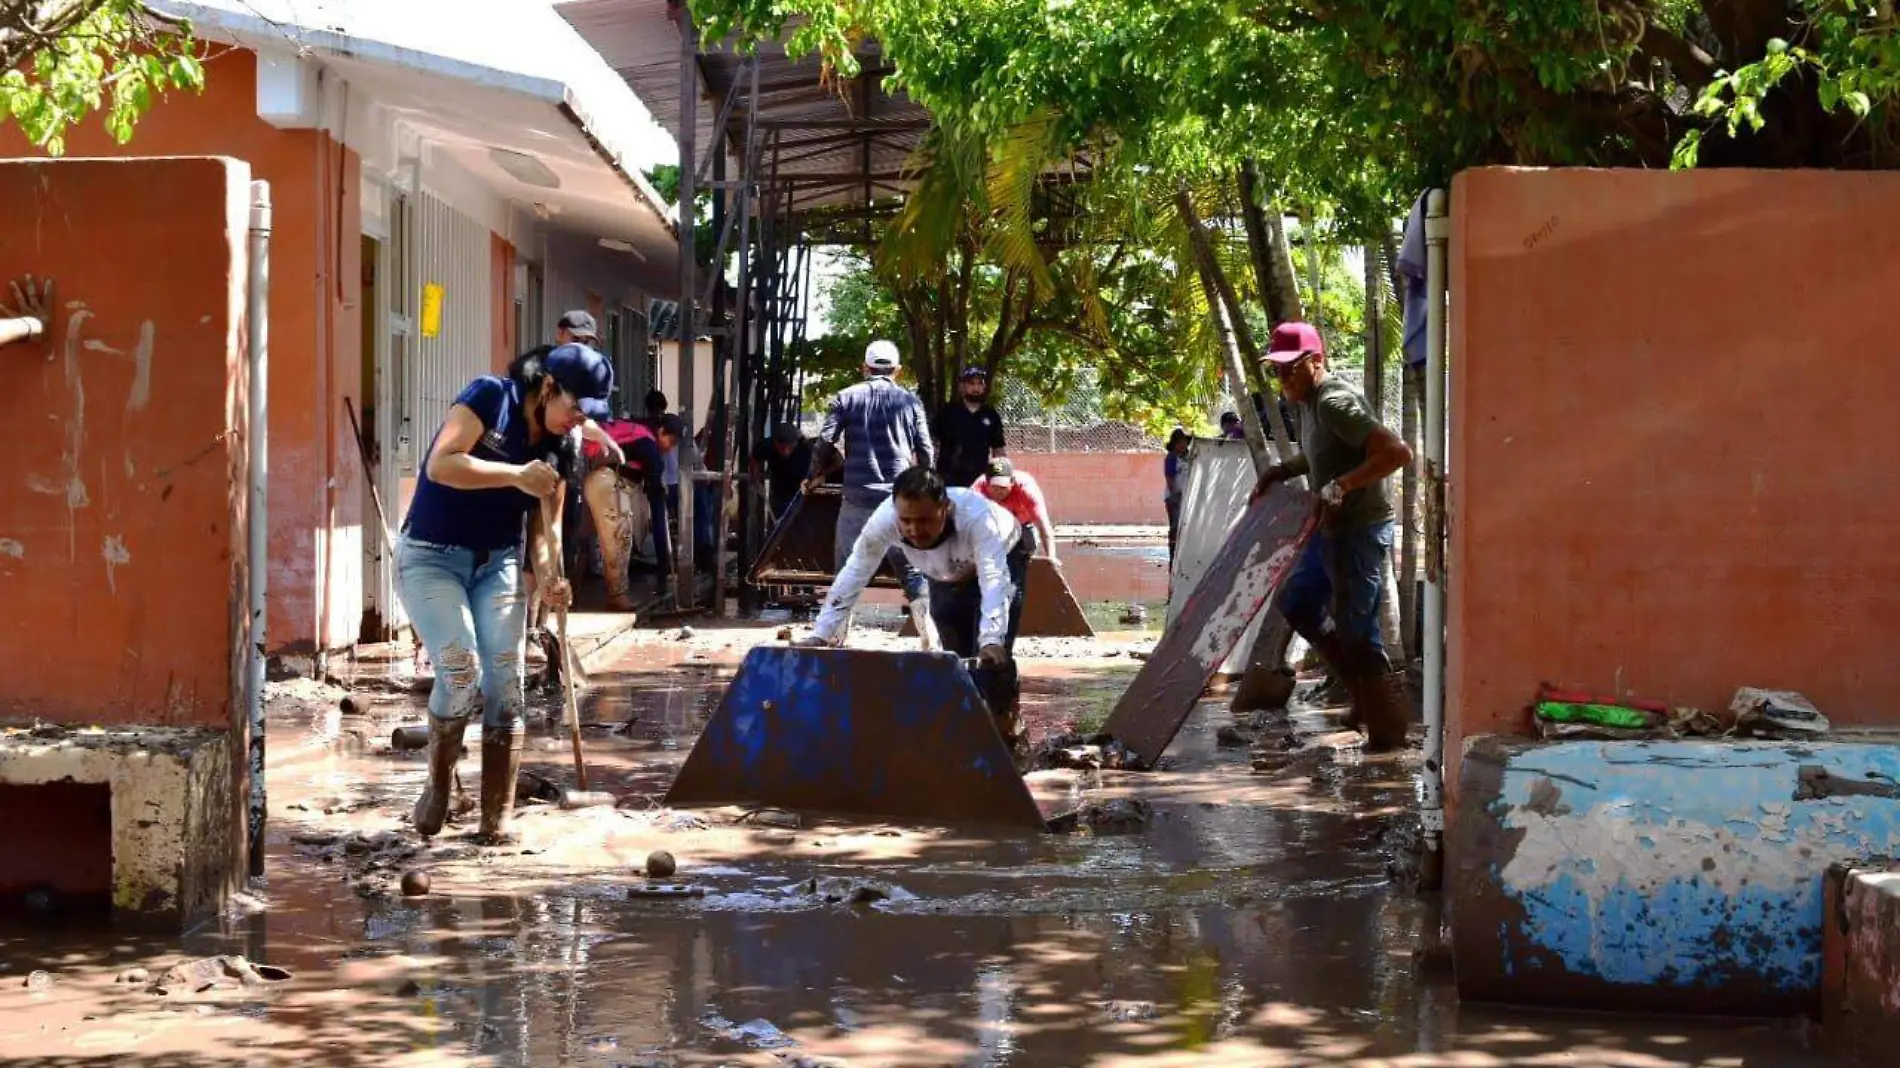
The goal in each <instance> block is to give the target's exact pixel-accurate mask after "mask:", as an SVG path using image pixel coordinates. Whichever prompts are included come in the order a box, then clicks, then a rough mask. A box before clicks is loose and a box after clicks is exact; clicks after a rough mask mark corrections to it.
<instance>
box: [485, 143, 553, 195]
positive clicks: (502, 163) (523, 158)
mask: <svg viewBox="0 0 1900 1068" xmlns="http://www.w3.org/2000/svg"><path fill="white" fill-rule="evenodd" d="M488 158H489V160H490V161H491V162H493V163H494V164H495V166H497V167H500V168H501V169H502V170H503V171H506V172H507V174H508V176H509V177H510V178H513V179H514V180H515V181H517V182H520V183H522V184H523V185H533V186H539V187H541V188H542V189H559V188H561V176H560V175H558V174H555V173H554V172H553V171H552V170H550V169H549V168H548V165H547V164H545V163H543V162H541V161H540V160H538V159H536V158H535V157H533V156H530V155H528V154H527V153H526V152H516V151H514V150H513V149H508V148H495V147H493V146H490V147H489V149H488Z"/></svg>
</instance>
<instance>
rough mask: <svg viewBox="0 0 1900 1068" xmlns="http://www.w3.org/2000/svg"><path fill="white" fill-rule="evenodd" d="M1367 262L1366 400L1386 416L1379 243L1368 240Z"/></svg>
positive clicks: (1383, 291) (1383, 285) (1382, 419)
mask: <svg viewBox="0 0 1900 1068" xmlns="http://www.w3.org/2000/svg"><path fill="white" fill-rule="evenodd" d="M1364 252H1365V263H1366V400H1367V401H1369V402H1371V404H1372V412H1373V414H1374V415H1375V416H1376V417H1378V419H1379V420H1380V421H1381V422H1383V421H1384V420H1385V280H1384V279H1382V278H1380V277H1379V246H1377V245H1373V244H1367V245H1366V246H1365V249H1364Z"/></svg>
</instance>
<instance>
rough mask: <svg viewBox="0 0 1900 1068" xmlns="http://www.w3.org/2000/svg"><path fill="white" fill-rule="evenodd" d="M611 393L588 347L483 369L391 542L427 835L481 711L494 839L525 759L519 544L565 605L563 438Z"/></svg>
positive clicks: (441, 434)
mask: <svg viewBox="0 0 1900 1068" xmlns="http://www.w3.org/2000/svg"><path fill="white" fill-rule="evenodd" d="M612 391H613V365H612V364H610V363H609V362H608V361H607V358H606V357H604V356H602V355H601V354H600V353H599V352H596V351H594V350H593V349H592V348H589V347H587V346H585V345H579V344H566V345H559V346H556V347H554V348H552V349H537V350H535V351H532V352H529V353H527V354H525V355H523V356H520V357H518V358H516V360H515V361H514V363H513V364H512V365H510V366H509V368H508V374H507V376H506V377H501V376H497V375H483V376H482V377H480V378H477V379H475V380H474V381H473V382H470V383H469V384H468V387H467V388H465V389H464V390H462V393H461V395H460V396H458V397H456V398H455V403H454V404H453V405H452V406H450V408H449V414H448V417H447V418H445V419H444V420H443V421H442V428H441V429H440V430H438V431H436V435H435V440H434V441H433V442H432V443H431V444H430V446H429V452H428V455H427V457H426V458H425V459H424V461H423V465H422V471H421V476H420V477H419V478H418V479H417V482H416V493H415V497H414V499H413V500H412V501H411V502H410V505H409V514H408V516H407V518H405V519H404V520H403V526H402V537H401V539H400V541H399V542H398V544H397V546H396V583H397V588H398V591H399V592H400V594H401V596H402V602H403V606H404V607H405V608H406V609H408V611H409V619H410V622H411V623H412V624H413V625H414V626H415V628H416V633H417V634H418V635H420V636H421V638H422V642H423V644H424V645H425V646H427V647H428V650H429V658H430V660H431V661H432V662H433V663H434V664H435V688H434V689H433V690H432V691H430V694H429V782H428V785H427V786H426V787H425V788H424V789H423V792H422V797H421V798H420V799H418V800H417V801H416V807H415V812H414V822H415V827H416V830H417V831H418V832H420V833H421V834H423V835H424V836H425V837H426V836H432V835H435V834H437V833H438V832H440V831H441V830H442V824H443V821H444V820H446V819H447V818H448V807H449V786H450V783H451V781H452V780H453V778H454V775H455V764H456V761H457V760H458V759H459V758H460V756H461V753H462V733H463V730H464V728H466V727H467V726H468V721H469V718H470V717H471V716H472V715H473V714H474V712H475V710H476V709H477V707H479V708H480V709H481V712H482V817H481V837H482V838H484V839H486V840H489V841H500V840H502V839H503V838H504V837H505V836H506V833H507V823H508V818H509V816H510V814H511V813H512V812H513V810H514V801H515V775H516V773H517V772H518V771H519V769H520V767H521V735H520V731H519V722H518V721H519V712H520V707H521V702H522V682H521V661H522V658H523V650H524V648H525V645H526V637H527V623H528V611H527V608H528V605H527V598H526V597H525V596H524V594H523V583H522V574H521V550H522V544H523V537H524V527H525V531H526V541H527V545H528V550H529V556H530V565H531V567H532V569H533V575H534V587H535V589H536V590H537V591H538V594H539V597H540V599H541V601H542V603H543V604H544V605H546V606H548V607H549V608H553V609H561V608H565V607H567V605H568V604H569V603H570V602H571V601H572V599H573V594H572V591H571V590H570V589H569V587H568V585H567V582H566V581H565V580H564V579H562V578H561V577H560V569H559V560H560V554H561V507H562V502H563V495H562V482H563V480H564V478H566V477H568V475H569V474H570V473H571V472H572V470H573V466H574V464H573V450H572V448H571V446H570V445H569V444H568V443H569V440H570V435H572V434H573V432H574V431H576V430H579V429H581V428H582V426H583V425H585V424H586V423H587V422H588V421H589V413H590V412H591V411H599V410H601V409H602V408H603V407H604V402H605V401H606V398H607V397H608V395H609V394H610V393H612Z"/></svg>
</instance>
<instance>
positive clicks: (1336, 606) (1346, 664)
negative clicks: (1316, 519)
mask: <svg viewBox="0 0 1900 1068" xmlns="http://www.w3.org/2000/svg"><path fill="white" fill-rule="evenodd" d="M1262 363H1263V364H1264V365H1265V370H1266V371H1267V372H1268V373H1269V374H1271V375H1272V376H1273V377H1274V378H1277V379H1279V381H1280V389H1281V390H1282V391H1283V392H1284V393H1285V394H1286V397H1287V399H1288V400H1290V401H1292V402H1293V411H1294V415H1295V416H1296V417H1297V420H1298V423H1299V429H1298V433H1297V434H1296V435H1295V436H1296V437H1297V438H1298V441H1299V446H1300V453H1299V455H1297V456H1295V457H1293V458H1292V459H1290V460H1288V461H1287V462H1285V463H1283V464H1275V465H1273V466H1272V467H1269V468H1267V469H1266V470H1265V471H1263V472H1261V473H1260V480H1259V482H1258V483H1257V484H1255V486H1254V496H1255V497H1258V496H1260V495H1261V494H1263V493H1265V492H1266V491H1267V489H1268V487H1270V486H1272V485H1273V484H1275V483H1277V482H1284V481H1285V480H1287V479H1289V478H1294V477H1297V476H1299V475H1305V476H1307V477H1308V479H1309V480H1310V481H1311V484H1312V486H1313V488H1314V489H1315V491H1316V492H1317V493H1318V494H1319V499H1320V502H1321V507H1322V508H1323V509H1324V515H1323V518H1322V521H1321V523H1320V529H1319V533H1317V534H1315V535H1314V537H1313V540H1312V541H1310V542H1308V543H1307V546H1306V551H1305V553H1303V554H1302V555H1301V557H1300V559H1299V562H1298V563H1297V564H1296V565H1295V566H1294V569H1293V573H1292V574H1291V575H1289V576H1287V580H1286V585H1285V586H1284V587H1282V589H1281V591H1280V612H1281V614H1282V615H1284V616H1285V617H1286V620H1287V622H1288V623H1290V624H1292V625H1293V629H1294V630H1295V631H1297V632H1298V633H1299V635H1300V637H1302V638H1305V639H1306V641H1307V644H1309V645H1311V646H1312V647H1313V649H1314V651H1315V652H1317V653H1319V655H1320V656H1321V657H1322V658H1323V659H1325V660H1326V662H1327V664H1328V666H1329V667H1330V668H1331V669H1332V670H1333V674H1334V676H1335V677H1336V678H1339V679H1341V680H1343V681H1344V682H1345V684H1346V688H1347V690H1348V691H1349V692H1350V693H1351V694H1352V713H1351V715H1350V717H1349V718H1348V720H1347V723H1348V725H1350V726H1353V727H1363V729H1364V730H1365V732H1366V748H1367V749H1368V750H1375V751H1376V750H1389V749H1396V748H1398V747H1399V746H1401V745H1403V744H1404V743H1405V732H1406V729H1407V727H1408V725H1409V724H1410V722H1411V714H1410V708H1411V706H1410V701H1409V700H1408V699H1407V697H1406V693H1405V684H1404V679H1405V676H1404V675H1403V674H1402V673H1398V672H1395V671H1393V669H1392V664H1391V662H1390V661H1389V660H1388V659H1387V658H1386V653H1385V640H1384V638H1383V637H1382V636H1381V634H1380V632H1379V600H1380V598H1381V597H1382V596H1383V595H1384V593H1385V570H1384V569H1385V559H1386V554H1388V553H1390V552H1391V551H1392V531H1393V526H1394V523H1393V516H1394V513H1393V510H1392V502H1391V501H1390V500H1389V499H1387V496H1386V491H1385V479H1386V476H1388V475H1390V474H1392V473H1393V472H1394V471H1397V470H1399V469H1400V468H1402V467H1404V466H1405V465H1406V464H1408V463H1411V462H1412V450H1411V448H1410V447H1409V446H1407V445H1406V444H1405V440H1404V439H1403V438H1401V437H1399V436H1398V435H1397V434H1395V433H1393V432H1392V430H1391V428H1389V427H1387V426H1385V425H1384V424H1382V423H1380V422H1379V420H1378V417H1377V416H1376V415H1375V414H1374V413H1373V411H1372V406H1371V405H1370V404H1368V403H1366V398H1365V396H1364V394H1362V393H1360V392H1359V391H1358V390H1356V389H1354V388H1352V387H1351V386H1350V385H1348V384H1347V383H1346V382H1345V381H1344V380H1343V379H1341V378H1339V377H1338V376H1337V375H1334V374H1331V373H1329V372H1328V371H1327V370H1326V343H1325V342H1324V341H1323V340H1322V339H1321V338H1320V336H1319V331H1317V330H1315V329H1313V327H1311V326H1310V325H1308V324H1306V323H1282V324H1280V325H1279V326H1276V327H1274V329H1273V340H1272V342H1271V343H1270V344H1269V345H1268V346H1267V354H1266V355H1265V356H1264V357H1262Z"/></svg>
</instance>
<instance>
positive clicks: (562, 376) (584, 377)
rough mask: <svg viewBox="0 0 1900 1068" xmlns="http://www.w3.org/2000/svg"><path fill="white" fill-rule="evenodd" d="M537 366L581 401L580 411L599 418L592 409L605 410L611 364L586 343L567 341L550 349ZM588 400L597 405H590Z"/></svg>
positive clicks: (610, 385) (610, 387)
mask: <svg viewBox="0 0 1900 1068" xmlns="http://www.w3.org/2000/svg"><path fill="white" fill-rule="evenodd" d="M541 367H542V368H543V369H544V370H546V371H547V373H548V374H549V375H550V376H552V377H553V379H554V381H555V382H556V384H558V385H559V386H560V387H561V389H562V390H564V391H566V392H568V393H571V394H573V395H574V397H575V398H576V399H577V400H579V401H580V402H581V411H583V412H586V413H587V415H588V417H589V418H593V419H598V418H600V417H599V416H597V415H595V414H594V411H601V412H605V411H607V398H608V397H611V396H613V392H614V365H613V363H612V362H611V361H610V360H608V359H607V357H605V356H602V355H601V354H600V353H599V352H598V351H596V350H594V349H592V348H590V347H588V346H586V345H577V344H573V343H571V342H570V343H568V344H566V345H556V346H555V347H554V348H553V349H552V350H550V351H549V352H548V354H547V355H546V356H544V357H542V358H541ZM590 402H592V403H593V404H596V405H598V407H597V408H593V409H590V407H589V404H590Z"/></svg>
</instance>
